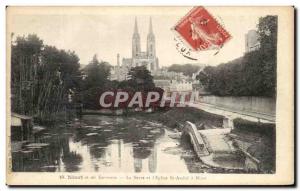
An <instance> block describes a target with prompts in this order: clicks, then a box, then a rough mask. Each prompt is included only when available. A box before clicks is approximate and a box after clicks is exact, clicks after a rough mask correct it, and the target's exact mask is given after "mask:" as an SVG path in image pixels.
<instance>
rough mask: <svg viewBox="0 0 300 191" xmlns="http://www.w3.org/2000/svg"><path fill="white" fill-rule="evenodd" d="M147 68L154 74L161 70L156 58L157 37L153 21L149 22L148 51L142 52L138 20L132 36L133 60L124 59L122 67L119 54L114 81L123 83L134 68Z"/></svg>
mask: <svg viewBox="0 0 300 191" xmlns="http://www.w3.org/2000/svg"><path fill="white" fill-rule="evenodd" d="M136 66H146V67H147V69H148V70H149V71H150V72H151V73H154V72H156V71H157V70H158V69H159V62H158V58H157V57H156V48H155V36H154V33H153V28H152V19H151V18H150V22H149V32H148V35H147V47H146V51H142V50H141V38H140V34H139V31H138V24H137V20H136V19H135V23H134V31H133V35H132V55H131V58H123V59H122V65H120V61H119V54H118V56H117V66H115V67H114V68H113V72H112V79H114V80H118V81H122V80H126V79H128V76H127V74H128V72H129V70H130V69H131V68H132V67H136Z"/></svg>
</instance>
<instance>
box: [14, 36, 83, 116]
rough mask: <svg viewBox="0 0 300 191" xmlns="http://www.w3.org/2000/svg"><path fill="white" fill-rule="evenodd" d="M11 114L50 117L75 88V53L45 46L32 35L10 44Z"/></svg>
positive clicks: (57, 110) (79, 77) (76, 84)
mask: <svg viewBox="0 0 300 191" xmlns="http://www.w3.org/2000/svg"><path fill="white" fill-rule="evenodd" d="M11 59H12V64H11V69H12V70H11V71H12V75H11V87H12V95H13V96H12V111H13V112H17V113H21V114H28V115H34V116H36V117H38V118H43V117H46V116H47V118H51V114H52V115H55V113H56V112H59V111H61V110H62V109H63V108H64V106H65V105H66V102H67V101H68V96H69V95H70V94H71V93H72V92H74V91H76V90H77V89H78V85H79V83H80V82H79V81H80V79H81V74H80V72H79V66H80V65H79V58H78V56H77V55H76V54H75V52H71V51H65V50H58V49H57V48H56V47H54V46H47V45H44V44H43V41H42V40H41V39H39V38H38V37H37V36H36V35H35V34H30V35H28V36H27V37H24V36H23V37H17V38H16V41H15V42H14V43H13V44H12V55H11Z"/></svg>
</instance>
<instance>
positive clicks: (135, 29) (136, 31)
mask: <svg viewBox="0 0 300 191" xmlns="http://www.w3.org/2000/svg"><path fill="white" fill-rule="evenodd" d="M134 33H135V34H138V33H139V31H138V26H137V20H136V17H135V21H134Z"/></svg>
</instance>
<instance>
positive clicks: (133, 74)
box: [128, 66, 155, 90]
mask: <svg viewBox="0 0 300 191" xmlns="http://www.w3.org/2000/svg"><path fill="white" fill-rule="evenodd" d="M128 75H129V76H130V79H129V80H128V85H129V86H130V87H131V88H133V89H135V90H150V89H153V88H154V87H155V85H154V82H153V76H151V73H150V71H149V70H147V68H146V67H145V66H137V67H133V68H131V69H130V71H129V72H128Z"/></svg>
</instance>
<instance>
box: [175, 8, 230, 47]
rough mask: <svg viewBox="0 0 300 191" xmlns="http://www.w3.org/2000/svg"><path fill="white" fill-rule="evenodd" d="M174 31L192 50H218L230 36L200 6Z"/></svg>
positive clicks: (177, 25)
mask: <svg viewBox="0 0 300 191" xmlns="http://www.w3.org/2000/svg"><path fill="white" fill-rule="evenodd" d="M174 30H175V31H176V32H177V33H179V35H180V36H181V37H182V38H183V39H184V41H185V42H187V44H188V45H189V46H190V47H191V48H192V49H193V50H194V51H198V50H213V49H220V48H221V47H222V46H223V45H224V43H226V42H227V41H228V40H229V39H230V38H231V35H230V34H229V33H228V32H227V31H226V30H225V29H224V27H223V26H221V25H220V24H219V23H218V22H217V21H216V19H215V18H214V17H213V16H212V15H211V14H209V12H208V11H207V10H206V9H205V8H204V7H202V6H199V7H195V8H193V9H192V10H191V11H190V12H189V13H188V14H187V15H186V16H185V17H183V18H182V19H181V20H180V21H179V22H178V23H177V24H176V25H175V27H174Z"/></svg>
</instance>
